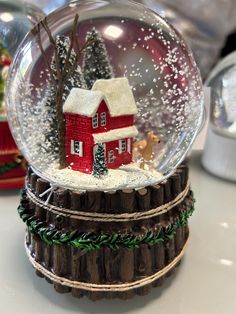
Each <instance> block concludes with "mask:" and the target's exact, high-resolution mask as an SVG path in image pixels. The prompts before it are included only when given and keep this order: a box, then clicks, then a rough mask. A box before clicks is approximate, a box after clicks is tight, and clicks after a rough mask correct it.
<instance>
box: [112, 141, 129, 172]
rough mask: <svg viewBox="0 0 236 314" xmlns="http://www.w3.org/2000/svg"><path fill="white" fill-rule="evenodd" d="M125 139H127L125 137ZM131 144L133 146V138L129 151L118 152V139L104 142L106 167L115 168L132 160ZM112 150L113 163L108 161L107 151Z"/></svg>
mask: <svg viewBox="0 0 236 314" xmlns="http://www.w3.org/2000/svg"><path fill="white" fill-rule="evenodd" d="M126 141H127V139H126ZM132 146H133V139H131V151H130V153H128V152H124V153H122V154H119V141H113V142H109V143H106V160H107V167H108V168H109V169H115V168H118V167H120V166H121V165H126V164H129V163H131V162H132V155H133V154H132V151H133V150H132ZM110 150H114V163H109V158H108V156H109V151H110Z"/></svg>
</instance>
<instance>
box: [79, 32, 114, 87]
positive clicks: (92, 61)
mask: <svg viewBox="0 0 236 314" xmlns="http://www.w3.org/2000/svg"><path fill="white" fill-rule="evenodd" d="M86 40H87V41H90V42H91V44H90V45H89V46H87V47H86V49H85V50H84V59H83V73H84V79H85V82H86V84H87V87H88V88H89V89H91V88H92V87H93V84H94V82H95V81H96V80H98V79H110V78H112V77H113V69H112V66H111V64H110V60H109V57H108V53H107V49H106V46H105V43H104V41H103V39H102V36H101V35H100V33H99V32H98V31H97V30H96V29H95V28H93V29H92V31H91V32H88V34H87V37H86Z"/></svg>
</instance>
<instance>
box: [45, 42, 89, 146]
mask: <svg viewBox="0 0 236 314" xmlns="http://www.w3.org/2000/svg"><path fill="white" fill-rule="evenodd" d="M69 47H70V38H69V37H67V36H57V38H56V53H57V55H58V59H59V67H60V69H61V73H66V74H68V73H69V71H70V69H71V67H73V64H74V62H75V58H76V53H75V51H74V49H72V50H71V53H70V57H69V59H68V63H69V66H67V67H66V68H65V65H66V58H67V54H68V51H69ZM51 69H52V70H53V73H54V79H55V81H56V82H58V77H57V70H56V62H55V55H54V56H53V58H52V63H51ZM73 87H79V88H86V84H85V81H84V78H83V75H82V72H81V68H80V66H79V65H78V66H77V67H76V68H75V70H74V71H72V73H70V75H69V76H68V78H67V80H66V81H65V82H64V86H63V94H62V106H63V104H64V102H65V101H66V98H67V97H68V95H69V93H70V91H71V89H72V88H73ZM56 94H57V91H56V86H55V84H52V85H51V86H50V88H49V89H48V96H47V101H46V108H47V112H48V122H49V130H50V131H49V132H48V133H47V136H46V140H48V141H49V142H51V143H52V142H53V143H54V145H53V146H50V145H47V146H48V147H50V150H53V152H58V148H59V139H58V128H57V122H56V121H57V119H56V114H57V110H56ZM45 146H46V145H45Z"/></svg>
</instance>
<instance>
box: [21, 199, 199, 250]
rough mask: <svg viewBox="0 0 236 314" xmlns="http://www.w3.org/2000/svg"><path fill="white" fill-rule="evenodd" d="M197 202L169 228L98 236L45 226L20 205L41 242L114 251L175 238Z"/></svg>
mask: <svg viewBox="0 0 236 314" xmlns="http://www.w3.org/2000/svg"><path fill="white" fill-rule="evenodd" d="M23 199H24V198H23ZM194 202H195V200H194V199H193V205H192V207H191V208H189V209H187V210H185V211H183V212H181V213H180V215H179V217H178V218H177V219H176V221H175V222H174V223H171V224H169V225H168V226H167V227H160V228H159V229H158V230H155V231H148V232H147V233H145V234H144V235H142V236H135V235H130V234H117V233H113V234H99V235H97V234H94V233H81V232H79V231H78V230H75V231H73V232H62V231H58V230H56V229H55V228H52V227H51V228H49V227H44V224H45V223H44V222H41V221H39V219H37V218H35V217H34V216H31V215H29V214H27V213H26V210H25V208H24V207H23V205H22V204H20V205H19V207H18V213H19V215H20V218H21V219H22V220H23V221H24V222H25V223H26V225H27V226H28V228H29V231H30V232H31V233H32V234H35V235H37V236H39V237H40V238H41V240H42V241H44V242H46V243H47V244H50V245H52V244H58V245H63V244H68V245H70V246H72V247H74V248H77V249H80V250H86V251H92V250H98V249H100V248H103V247H108V248H110V249H113V250H117V249H119V248H120V247H123V248H129V249H134V248H138V247H139V246H140V245H141V244H148V245H154V244H157V243H160V242H163V241H165V240H171V239H173V237H174V235H175V233H176V230H177V229H178V228H180V227H183V226H186V225H187V223H188V219H189V217H190V216H191V215H192V214H193V211H194Z"/></svg>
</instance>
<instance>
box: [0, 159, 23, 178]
mask: <svg viewBox="0 0 236 314" xmlns="http://www.w3.org/2000/svg"><path fill="white" fill-rule="evenodd" d="M19 165H20V163H19V162H17V161H14V162H9V163H6V164H3V165H0V175H1V174H5V173H7V172H9V171H11V170H13V169H15V168H17V167H18V166H19Z"/></svg>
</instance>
